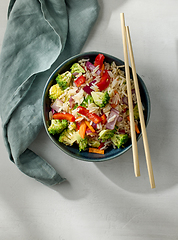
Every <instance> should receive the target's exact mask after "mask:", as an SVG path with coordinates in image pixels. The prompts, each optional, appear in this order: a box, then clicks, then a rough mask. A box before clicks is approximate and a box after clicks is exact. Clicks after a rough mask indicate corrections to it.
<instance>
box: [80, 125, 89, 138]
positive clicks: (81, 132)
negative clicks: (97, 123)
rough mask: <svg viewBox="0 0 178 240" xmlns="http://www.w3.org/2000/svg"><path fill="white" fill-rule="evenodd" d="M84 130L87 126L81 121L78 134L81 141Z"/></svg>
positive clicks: (83, 136)
mask: <svg viewBox="0 0 178 240" xmlns="http://www.w3.org/2000/svg"><path fill="white" fill-rule="evenodd" d="M86 128H87V125H86V123H85V121H82V122H81V124H80V127H79V134H80V136H81V138H83V139H84V138H85V132H86Z"/></svg>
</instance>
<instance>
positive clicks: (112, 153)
mask: <svg viewBox="0 0 178 240" xmlns="http://www.w3.org/2000/svg"><path fill="white" fill-rule="evenodd" d="M99 53H101V52H85V53H81V54H78V55H75V56H73V57H71V58H69V59H67V60H66V61H64V62H63V63H62V64H60V65H59V66H58V67H57V68H56V70H55V71H54V72H53V73H52V74H51V76H50V77H49V79H48V80H47V83H46V85H45V88H44V91H43V96H42V98H43V101H42V108H43V109H42V114H43V122H44V126H45V129H46V132H47V134H48V136H49V138H50V139H51V140H52V142H53V143H54V144H55V145H56V146H57V147H58V148H59V149H60V150H62V151H63V152H64V153H66V154H67V155H69V156H70V157H73V158H75V159H79V160H83V161H88V162H101V161H106V160H110V159H113V158H116V157H119V156H120V155H122V154H124V153H125V152H126V151H128V150H129V149H130V148H131V147H132V144H131V141H128V142H127V144H126V145H125V148H117V149H114V148H113V147H112V146H110V147H109V148H108V149H107V150H105V153H104V154H96V153H89V152H87V151H83V152H79V150H78V148H77V146H66V145H64V144H63V143H59V142H58V139H57V138H56V137H55V136H53V135H50V134H49V133H48V126H49V122H50V121H49V111H50V99H49V97H48V92H49V88H50V87H51V86H52V85H53V84H55V78H56V76H57V75H58V74H62V73H63V72H65V71H67V70H69V69H70V67H71V66H72V64H73V63H76V62H78V61H79V60H81V59H83V58H86V59H88V58H89V59H90V61H91V62H94V59H95V57H96V56H97V55H98V54H99ZM102 54H103V55H104V56H105V61H106V62H109V63H111V62H113V61H115V62H116V64H117V65H124V62H123V61H122V60H120V59H118V58H116V57H114V56H111V55H109V54H106V53H102ZM130 76H131V78H132V73H131V68H130ZM137 77H138V83H139V88H140V95H141V100H142V104H143V107H144V109H145V111H144V118H145V125H146V126H147V124H148V121H149V118H150V108H151V106H150V97H149V93H148V90H147V88H146V85H145V83H144V82H143V80H142V79H141V77H140V76H139V75H138V74H137ZM141 135H142V134H141V133H140V134H139V135H137V141H138V139H140V137H141Z"/></svg>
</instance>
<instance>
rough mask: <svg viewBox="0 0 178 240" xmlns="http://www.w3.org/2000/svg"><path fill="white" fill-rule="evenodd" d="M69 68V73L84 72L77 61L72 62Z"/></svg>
mask: <svg viewBox="0 0 178 240" xmlns="http://www.w3.org/2000/svg"><path fill="white" fill-rule="evenodd" d="M70 69H71V73H85V70H84V69H83V67H81V66H80V64H79V63H74V64H73V65H72V67H71V68H70Z"/></svg>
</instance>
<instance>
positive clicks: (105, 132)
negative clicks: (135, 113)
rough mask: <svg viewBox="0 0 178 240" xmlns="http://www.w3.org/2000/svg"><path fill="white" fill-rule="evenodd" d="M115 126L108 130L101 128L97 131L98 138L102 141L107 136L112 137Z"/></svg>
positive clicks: (107, 137)
mask: <svg viewBox="0 0 178 240" xmlns="http://www.w3.org/2000/svg"><path fill="white" fill-rule="evenodd" d="M116 130H117V128H116V127H115V128H114V129H113V130H110V129H105V130H102V131H101V132H100V133H99V138H98V139H101V140H102V142H104V141H106V140H107V139H109V138H112V137H113V136H114V133H115V132H116Z"/></svg>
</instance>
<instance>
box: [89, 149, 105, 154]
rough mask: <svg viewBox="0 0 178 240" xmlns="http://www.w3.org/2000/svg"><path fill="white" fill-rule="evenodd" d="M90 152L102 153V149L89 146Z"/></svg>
mask: <svg viewBox="0 0 178 240" xmlns="http://www.w3.org/2000/svg"><path fill="white" fill-rule="evenodd" d="M89 152H90V153H98V154H104V150H100V149H98V148H89Z"/></svg>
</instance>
